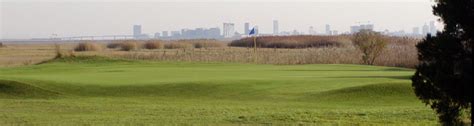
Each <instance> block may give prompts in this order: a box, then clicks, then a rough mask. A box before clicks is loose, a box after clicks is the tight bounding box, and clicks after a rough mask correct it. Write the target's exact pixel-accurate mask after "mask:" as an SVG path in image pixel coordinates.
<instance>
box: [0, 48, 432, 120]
mask: <svg viewBox="0 0 474 126" xmlns="http://www.w3.org/2000/svg"><path fill="white" fill-rule="evenodd" d="M412 74H413V70H410V69H403V68H393V67H376V66H364V65H329V64H319V65H255V64H228V63H227V64H224V63H183V62H148V61H127V60H113V59H107V58H101V57H79V58H65V59H58V60H54V61H50V62H45V63H42V64H40V65H34V66H27V67H18V68H0V125H8V124H40V125H41V124H45V125H47V124H58V125H68V124H106V125H114V124H132V125H136V124H198V125H199V124H202V125H208V124H217V125H221V124H312V123H316V124H329V125H333V124H335V125H338V124H341V125H354V124H361V125H369V124H376V125H382V124H383V125H387V124H394V125H420V124H423V125H425V124H427V125H432V124H436V123H437V122H436V121H437V120H436V116H435V114H434V112H432V111H431V110H430V109H429V108H428V107H426V106H425V105H424V104H422V103H421V102H420V101H419V100H418V99H417V98H416V97H415V95H414V93H413V91H412V89H411V85H410V80H409V77H410V75H412Z"/></svg>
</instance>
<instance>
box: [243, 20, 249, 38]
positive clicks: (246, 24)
mask: <svg viewBox="0 0 474 126" xmlns="http://www.w3.org/2000/svg"><path fill="white" fill-rule="evenodd" d="M249 33H250V23H248V22H246V23H245V24H244V34H245V35H248V34H249Z"/></svg>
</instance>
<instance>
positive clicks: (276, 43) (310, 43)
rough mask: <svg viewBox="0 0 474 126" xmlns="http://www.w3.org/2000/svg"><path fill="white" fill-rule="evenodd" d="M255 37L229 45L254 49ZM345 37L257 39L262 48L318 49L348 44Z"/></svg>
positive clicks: (270, 37) (310, 36) (264, 37)
mask: <svg viewBox="0 0 474 126" xmlns="http://www.w3.org/2000/svg"><path fill="white" fill-rule="evenodd" d="M254 39H255V38H253V37H247V38H242V39H239V40H234V41H232V42H231V43H230V44H229V45H230V46H236V47H253V46H254ZM347 41H348V38H347V37H345V36H316V35H300V36H260V37H257V38H256V43H257V47H260V48H317V47H339V46H342V45H344V42H347Z"/></svg>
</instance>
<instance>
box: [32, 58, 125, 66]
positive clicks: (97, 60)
mask: <svg viewBox="0 0 474 126" xmlns="http://www.w3.org/2000/svg"><path fill="white" fill-rule="evenodd" d="M118 62H133V61H131V60H124V59H114V58H107V57H102V56H74V57H61V58H55V59H51V60H48V61H44V62H41V63H38V64H47V63H81V64H83V63H89V64H91V63H118Z"/></svg>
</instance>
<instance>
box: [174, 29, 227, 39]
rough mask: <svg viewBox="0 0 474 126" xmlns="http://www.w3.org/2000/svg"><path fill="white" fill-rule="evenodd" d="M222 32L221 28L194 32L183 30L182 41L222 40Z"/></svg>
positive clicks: (195, 30)
mask: <svg viewBox="0 0 474 126" xmlns="http://www.w3.org/2000/svg"><path fill="white" fill-rule="evenodd" d="M220 34H221V30H220V29H219V28H210V29H205V28H196V29H194V30H189V29H183V30H181V37H180V39H204V38H206V39H211V38H212V39H218V38H221V35H220Z"/></svg>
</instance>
